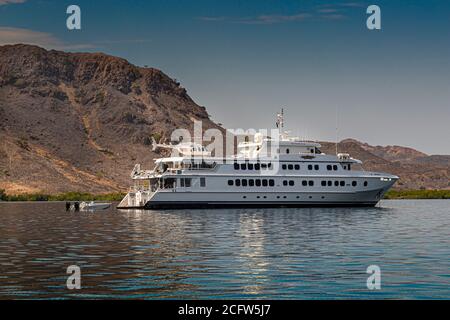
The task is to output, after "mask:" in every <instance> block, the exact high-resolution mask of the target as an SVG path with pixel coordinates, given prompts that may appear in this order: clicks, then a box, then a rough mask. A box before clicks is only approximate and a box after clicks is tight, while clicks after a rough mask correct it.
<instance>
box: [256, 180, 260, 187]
mask: <svg viewBox="0 0 450 320" xmlns="http://www.w3.org/2000/svg"><path fill="white" fill-rule="evenodd" d="M255 184H256V186H257V187H261V180H259V179H258V180H256V181H255Z"/></svg>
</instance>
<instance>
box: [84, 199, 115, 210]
mask: <svg viewBox="0 0 450 320" xmlns="http://www.w3.org/2000/svg"><path fill="white" fill-rule="evenodd" d="M110 206H111V203H98V202H94V201H91V202H82V203H80V210H83V211H95V210H105V209H108V208H109V207H110Z"/></svg>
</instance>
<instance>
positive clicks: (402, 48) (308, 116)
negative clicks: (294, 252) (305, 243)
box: [0, 0, 450, 154]
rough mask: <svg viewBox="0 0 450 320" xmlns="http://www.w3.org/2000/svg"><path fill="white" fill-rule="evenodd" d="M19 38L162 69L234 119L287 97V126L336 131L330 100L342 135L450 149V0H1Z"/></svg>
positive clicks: (7, 24)
mask: <svg viewBox="0 0 450 320" xmlns="http://www.w3.org/2000/svg"><path fill="white" fill-rule="evenodd" d="M70 4H77V5H79V6H80V8H81V12H82V30H80V31H69V30H67V28H66V18H67V15H66V8H67V6H68V5H70ZM370 4H377V5H379V6H380V8H381V14H382V30H380V31H369V30H368V29H367V28H366V19H367V17H368V15H367V14H366V8H367V6H368V5H370ZM17 42H28V43H35V44H39V45H41V46H44V47H46V48H56V49H61V50H66V51H102V52H106V53H109V54H112V55H116V56H120V57H124V58H126V59H127V60H129V61H130V62H132V63H134V64H137V65H140V66H144V65H148V66H152V67H156V68H159V69H161V70H163V71H164V72H165V73H167V74H168V75H170V76H171V77H173V78H176V79H178V80H179V81H181V83H182V85H183V86H184V87H186V88H187V90H188V93H189V94H190V95H191V97H193V98H194V100H195V101H196V102H197V103H198V104H200V105H204V106H206V108H207V110H208V111H209V112H210V114H211V115H212V118H213V120H215V121H217V122H220V123H223V124H224V125H225V126H226V127H229V128H248V127H251V128H270V127H272V126H273V124H274V119H275V114H276V112H277V111H278V109H279V108H280V107H284V108H285V112H286V114H287V120H286V126H287V127H288V128H289V129H291V130H292V133H293V134H297V135H300V136H302V137H306V138H310V139H323V140H334V139H335V123H336V116H335V114H336V109H337V110H338V123H339V125H338V126H339V138H347V137H352V138H356V139H359V140H362V141H366V142H368V143H370V144H380V145H388V144H389V145H392V144H397V145H404V146H411V147H414V148H417V149H419V150H421V151H424V152H427V153H430V154H450V138H449V137H450V1H446V0H428V1H416V0H390V1H357V0H343V1H337V0H334V1H333V0H328V1H314V0H309V1H307V0H305V1H299V0H297V1H274V0H272V1H267V0H247V1H237V0H221V1H218V0H217V1H216V0H190V1H188V0H165V1H162V0H160V1H148V0H147V1H145V0H142V1H137V0H135V1H126V2H125V1H118V0H117V1H114V0H111V1H106V0H105V1H100V0H98V1H92V0H91V1H80V0H75V1H70V2H69V1H61V0H59V1H50V0H47V1H45V0H28V1H27V0H0V44H5V43H17Z"/></svg>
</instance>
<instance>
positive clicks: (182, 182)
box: [180, 178, 184, 187]
mask: <svg viewBox="0 0 450 320" xmlns="http://www.w3.org/2000/svg"><path fill="white" fill-rule="evenodd" d="M180 187H184V178H181V179H180Z"/></svg>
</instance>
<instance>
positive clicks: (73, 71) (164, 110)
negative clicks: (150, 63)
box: [0, 45, 222, 193]
mask: <svg viewBox="0 0 450 320" xmlns="http://www.w3.org/2000/svg"><path fill="white" fill-rule="evenodd" d="M194 119H197V120H202V122H203V128H204V129H208V128H218V129H222V128H220V127H218V126H217V125H216V124H214V123H213V122H212V121H210V120H209V116H208V114H207V112H206V110H205V108H204V107H201V106H199V105H197V104H196V103H195V102H194V101H192V99H191V98H190V97H189V96H188V95H187V93H186V90H185V89H184V88H182V87H180V85H179V84H178V83H177V82H175V81H174V80H172V79H171V78H169V77H168V76H167V75H165V74H164V73H162V72H161V71H159V70H156V69H152V68H140V67H137V66H134V65H132V64H130V63H128V62H127V61H126V60H124V59H120V58H116V57H112V56H108V55H105V54H101V53H65V52H60V51H54V50H51V51H47V50H45V49H42V48H39V47H36V46H30V45H13V46H9V45H8V46H0V120H1V121H0V189H6V191H7V192H8V193H27V192H49V193H56V192H67V191H80V192H81V191H83V192H94V193H106V192H115V191H125V190H127V188H128V185H129V183H130V181H129V174H130V171H131V169H132V168H133V166H134V164H135V163H142V164H143V165H147V166H152V160H153V158H154V157H156V156H158V155H157V154H155V153H153V152H152V151H151V146H150V142H151V137H152V136H154V137H156V138H157V139H158V138H159V137H162V138H168V137H170V134H171V133H172V131H173V130H174V129H177V128H185V129H188V130H191V131H192V126H193V124H192V120H194Z"/></svg>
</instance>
